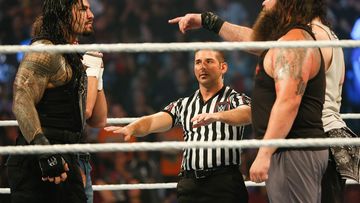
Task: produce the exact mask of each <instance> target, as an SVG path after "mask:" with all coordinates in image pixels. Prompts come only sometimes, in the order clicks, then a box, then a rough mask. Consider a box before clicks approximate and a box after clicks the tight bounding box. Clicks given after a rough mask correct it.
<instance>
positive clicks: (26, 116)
mask: <svg viewBox="0 0 360 203" xmlns="http://www.w3.org/2000/svg"><path fill="white" fill-rule="evenodd" d="M54 56H55V55H53V54H48V53H30V54H27V55H26V56H25V58H24V60H23V62H22V63H21V64H20V67H19V70H18V72H17V74H16V78H15V81H14V101H13V112H14V115H15V117H16V119H17V120H18V123H19V128H20V130H21V132H22V134H23V135H24V137H25V139H26V140H27V141H28V142H31V141H32V140H33V138H34V136H35V135H36V134H38V133H40V132H41V131H42V130H41V125H40V120H39V117H38V114H37V111H36V108H35V106H36V104H37V103H38V102H39V101H40V100H41V98H42V96H43V94H44V91H45V89H46V88H47V87H48V85H49V81H50V78H51V77H53V76H54V75H58V74H57V73H58V71H59V70H60V64H59V63H57V61H58V59H57V58H59V57H56V58H55V57H54Z"/></svg>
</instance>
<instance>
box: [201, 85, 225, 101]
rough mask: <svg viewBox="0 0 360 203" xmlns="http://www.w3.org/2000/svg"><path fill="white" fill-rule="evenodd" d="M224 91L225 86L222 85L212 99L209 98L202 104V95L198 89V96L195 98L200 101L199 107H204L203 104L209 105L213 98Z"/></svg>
mask: <svg viewBox="0 0 360 203" xmlns="http://www.w3.org/2000/svg"><path fill="white" fill-rule="evenodd" d="M225 89H226V85H223V87H222V88H221V89H220V90H219V91H217V92H216V93H215V94H214V95H213V96H212V97H210V99H208V100H207V101H206V102H204V99H203V96H202V94H201V92H200V89H198V95H197V96H198V98H199V100H200V103H201V105H205V104H207V103H209V102H210V101H211V100H213V99H214V97H216V96H217V95H220V94H223V93H224V92H225Z"/></svg>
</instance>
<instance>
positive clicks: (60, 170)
mask: <svg viewBox="0 0 360 203" xmlns="http://www.w3.org/2000/svg"><path fill="white" fill-rule="evenodd" d="M31 144H33V145H50V142H49V140H48V139H47V138H46V137H45V136H44V134H41V133H40V134H37V135H36V136H35V138H34V140H33V141H32V142H31ZM38 161H39V166H40V169H41V173H42V180H43V181H49V182H54V183H55V184H59V183H61V182H64V181H65V180H66V179H67V174H66V172H67V171H69V167H68V165H67V163H66V162H65V160H64V158H63V157H62V156H61V155H60V154H40V155H38Z"/></svg>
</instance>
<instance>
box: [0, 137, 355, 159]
mask: <svg viewBox="0 0 360 203" xmlns="http://www.w3.org/2000/svg"><path fill="white" fill-rule="evenodd" d="M261 146H268V147H287V148H303V147H328V146H360V138H323V139H321V138H314V139H310V138H309V139H273V140H256V139H251V140H230V141H229V140H226V141H224V140H222V141H214V142H195V141H192V142H183V141H181V142H137V143H103V144H65V145H26V146H0V155H2V154H42V153H75V152H91V153H94V152H116V151H123V152H129V151H130V152H135V151H158V150H163V151H165V150H183V149H185V148H212V149H214V148H242V149H246V148H258V147H261Z"/></svg>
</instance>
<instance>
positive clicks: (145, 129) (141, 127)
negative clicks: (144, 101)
mask: <svg viewBox="0 0 360 203" xmlns="http://www.w3.org/2000/svg"><path fill="white" fill-rule="evenodd" d="M172 126H173V120H172V117H171V116H170V114H168V113H166V112H158V113H155V114H152V115H149V116H143V117H141V118H140V119H138V120H136V121H134V122H132V123H130V124H129V125H126V126H124V127H120V126H109V127H106V128H105V130H106V131H110V132H113V133H119V134H120V135H122V136H124V137H125V140H126V141H128V140H130V138H131V136H136V137H142V136H145V135H148V134H150V133H156V132H165V131H167V130H169V129H170V128H171V127H172Z"/></svg>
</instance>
